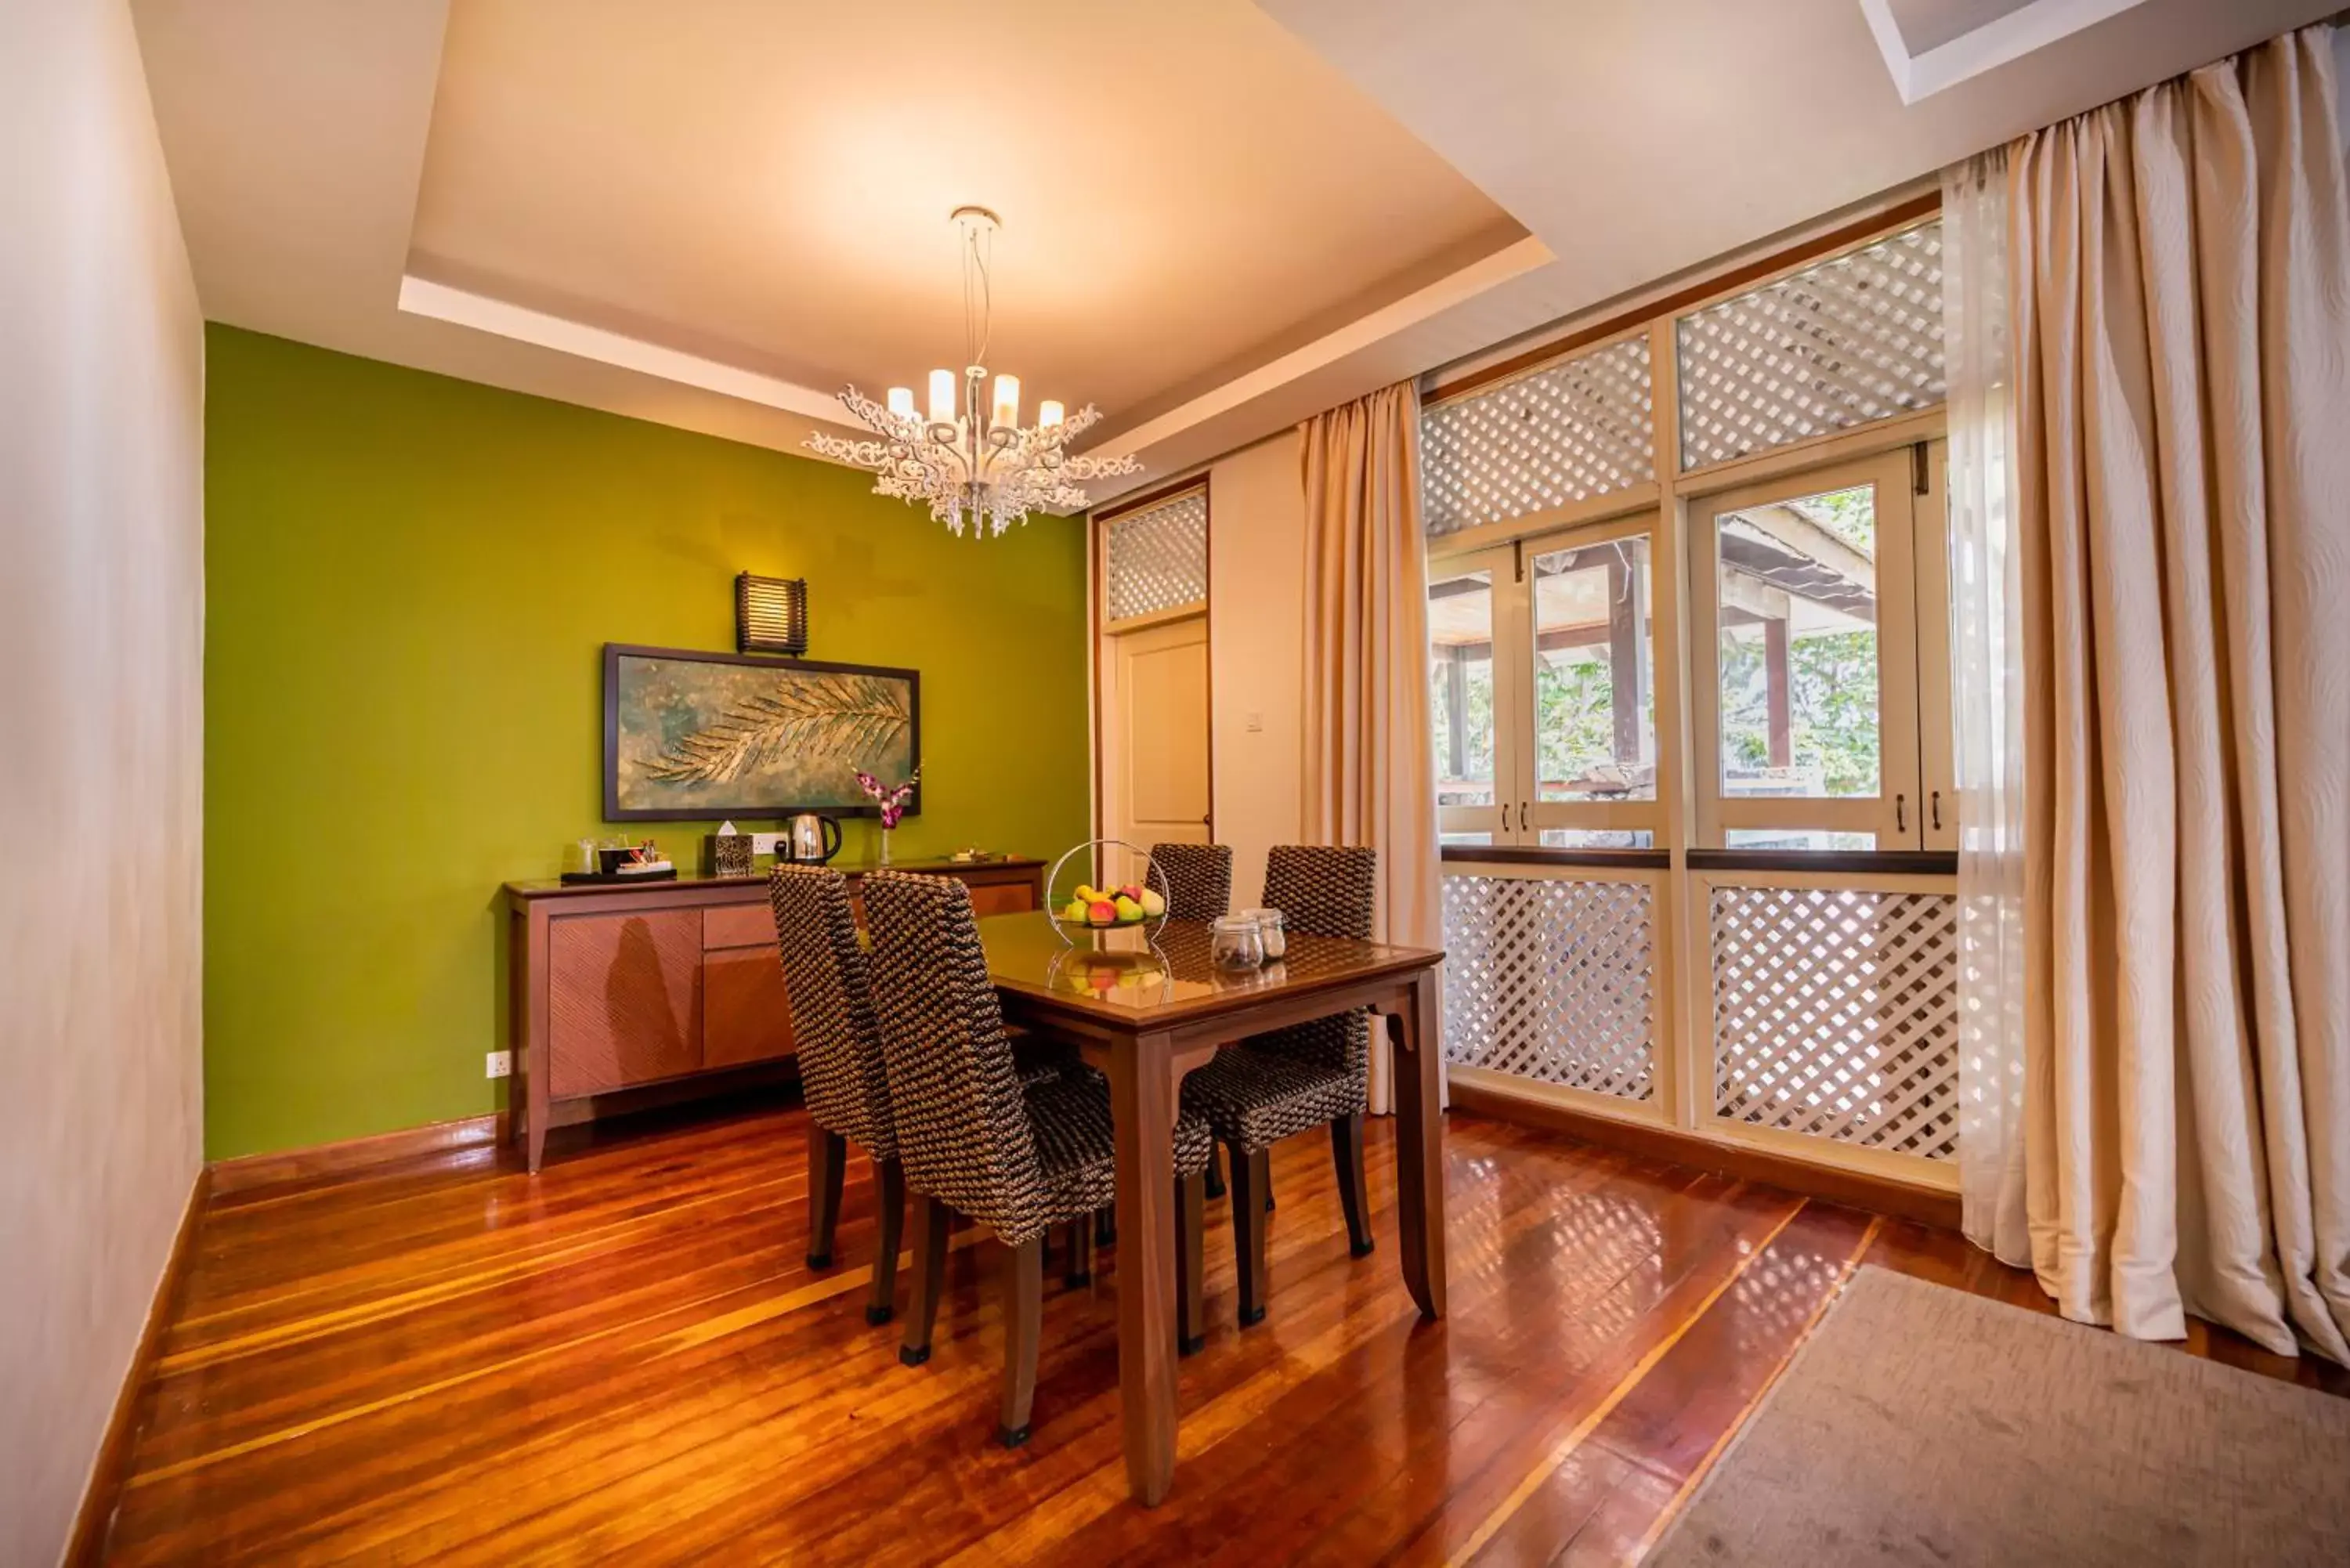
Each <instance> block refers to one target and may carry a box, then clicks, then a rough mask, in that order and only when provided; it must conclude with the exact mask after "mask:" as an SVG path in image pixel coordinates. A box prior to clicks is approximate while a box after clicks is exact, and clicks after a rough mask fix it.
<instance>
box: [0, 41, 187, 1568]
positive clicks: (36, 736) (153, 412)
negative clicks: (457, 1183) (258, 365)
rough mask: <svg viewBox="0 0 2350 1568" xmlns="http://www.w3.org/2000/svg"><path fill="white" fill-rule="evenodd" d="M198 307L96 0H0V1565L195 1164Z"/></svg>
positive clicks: (70, 1446) (122, 48)
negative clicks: (0, 838)
mask: <svg viewBox="0 0 2350 1568" xmlns="http://www.w3.org/2000/svg"><path fill="white" fill-rule="evenodd" d="M202 702H203V319H202V317H201V316H200V314H199V313H198V310H197V306H196V297H195V286H194V283H193V280H192V277H191V275H190V274H189V270H188V260H187V255H186V253H185V251H184V249H183V248H182V244H181V241H180V230H179V224H178V222H177V220H176V218H175V217H174V216H173V213H172V196H171V190H170V186H169V183H168V181H167V179H166V176H165V174H164V171H163V159H162V153H161V148H160V147H159V145H158V143H157V140H156V135H155V125H154V118H153V115H152V114H151V111H150V109H149V107H148V99H147V86H146V80H145V78H144V76H143V75H142V73H141V71H140V60H139V50H138V45H137V42H136V40H135V38H134V37H133V36H132V33H131V26H130V12H129V10H128V8H127V6H126V5H124V4H123V0H6V3H5V4H0V834H5V846H6V847H5V851H0V863H5V867H6V871H5V882H0V1564H6V1565H7V1568H16V1565H17V1564H37V1563H53V1562H55V1561H57V1559H58V1557H59V1556H60V1555H61V1553H62V1551H63V1548H64V1546H65V1543H66V1540H67V1536H68V1532H70V1529H71V1526H72V1522H73V1517H74V1511H75V1509H76V1506H77V1504H78V1502H79V1500H80V1497H81V1493H82V1489H83V1485H84V1482H85V1480H87V1478H88V1474H89V1469H90V1464H91V1461H92V1459H94V1458H95V1457H96V1454H97V1449H98V1445H99V1437H100V1435H101V1433H102V1432H103V1430H104V1428H105V1426H106V1422H107V1418H108V1417H109V1414H110V1412H111V1410H112V1408H113V1405H114V1401H115V1397H116V1394H117V1393H118V1391H119V1390H120V1386H121V1383H122V1377H123V1373H124V1372H125V1370H126V1369H127V1368H128V1366H129V1365H130V1358H131V1355H132V1352H133V1350H134V1349H135V1347H136V1345H137V1343H138V1340H139V1337H140V1330H141V1326H142V1324H144V1322H145V1319H146V1315H147V1311H148V1307H149V1304H150V1303H151V1301H152V1299H153V1295H154V1290H155V1285H156V1283H157V1281H158V1279H159V1278H160V1276H161V1272H162V1268H163V1264H164V1261H165V1259H166V1257H167V1256H168V1254H169V1252H170V1249H171V1244H172V1236H173V1233H174V1232H175V1231H176V1230H177V1228H178V1225H179V1222H180V1217H181V1215H182V1211H183V1210H184V1208H185V1206H186V1203H187V1200H188V1197H189V1193H190V1190H191V1188H192V1184H193V1182H194V1180H195V1178H196V1174H197V1170H198V1168H199V1165H200V1163H201V1159H202V1148H203V1135H202V1116H201V1112H202V1094H203V1062H202V1058H201V1054H200V1038H201V1036H200V1030H201V1023H202V1020H201V1012H200V1004H201V992H200V990H199V985H200V979H201V968H200V953H201V949H200V945H199V944H200V929H201V928H200V923H199V922H200V920H201V918H202V907H201V892H202V884H201V879H200V860H199V854H200V849H201V836H200V834H201V811H202V803H203V794H202V788H203V773H202V769H203V735H202V731H201V724H202V719H203V713H202Z"/></svg>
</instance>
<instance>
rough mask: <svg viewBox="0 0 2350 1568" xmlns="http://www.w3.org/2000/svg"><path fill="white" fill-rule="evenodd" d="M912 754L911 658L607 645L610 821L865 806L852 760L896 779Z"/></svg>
mask: <svg viewBox="0 0 2350 1568" xmlns="http://www.w3.org/2000/svg"><path fill="white" fill-rule="evenodd" d="M921 760H922V677H921V673H920V671H919V670H889V669H884V668H881V667H879V666H877V665H869V664H825V663H820V662H818V661H816V660H815V659H767V658H762V657H760V656H758V655H756V654H743V653H702V652H697V651H695V650H693V649H682V648H638V647H635V646H632V645H630V644H626V643H618V642H608V643H606V644H605V645H604V819H605V820H606V821H607V822H684V821H695V820H700V819H702V818H703V817H722V816H752V817H770V816H786V815H790V814H792V813H793V812H798V811H822V812H829V813H831V814H832V815H836V816H873V815H878V814H879V810H880V808H879V806H877V805H875V804H874V803H873V801H872V800H871V799H870V798H868V796H867V795H866V794H865V792H864V791H863V790H862V789H860V788H858V784H857V770H858V769H859V768H863V769H864V770H865V771H866V772H868V773H869V774H873V775H874V776H875V777H876V778H879V779H881V780H883V781H885V782H888V783H892V784H894V783H896V782H897V781H898V780H899V779H904V778H909V777H911V776H912V774H913V772H914V769H915V768H916V767H917V766H919V765H920V763H921ZM921 809H922V794H921V790H920V786H919V785H918V786H916V788H915V791H914V795H913V798H912V800H911V801H910V802H909V803H908V805H907V810H908V811H909V812H911V813H920V810H921Z"/></svg>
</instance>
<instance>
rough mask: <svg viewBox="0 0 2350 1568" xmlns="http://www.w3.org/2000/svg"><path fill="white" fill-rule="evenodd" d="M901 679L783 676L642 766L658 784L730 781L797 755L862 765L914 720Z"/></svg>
mask: <svg viewBox="0 0 2350 1568" xmlns="http://www.w3.org/2000/svg"><path fill="white" fill-rule="evenodd" d="M906 696H907V692H906V688H905V686H904V685H903V683H901V682H897V681H890V680H881V679H879V678H877V677H875V676H871V675H824V676H818V677H816V678H814V679H811V680H778V681H776V682H775V688H774V690H772V691H764V692H761V693H760V694H759V695H758V696H755V697H753V698H751V699H749V700H748V701H743V702H738V703H736V704H735V705H734V706H733V707H732V708H730V709H728V710H727V711H726V712H725V714H724V715H723V717H721V718H720V719H719V720H718V721H717V722H714V723H712V724H709V725H706V726H704V727H703V728H702V729H699V730H696V731H694V732H692V733H691V734H690V735H687V736H686V737H685V738H684V739H682V740H681V741H679V742H677V744H676V745H675V746H673V747H671V749H670V750H669V751H668V752H666V753H663V754H662V755H661V757H660V759H659V760H658V761H657V762H655V763H653V764H652V765H651V766H650V767H649V768H648V769H647V770H646V776H647V777H649V778H652V779H655V780H657V781H659V782H660V783H662V784H731V783H733V781H734V780H736V779H738V778H740V777H742V776H743V774H744V773H746V772H749V771H753V770H755V769H757V768H759V767H762V766H764V765H765V764H767V763H773V762H778V761H781V760H782V759H783V758H785V756H787V755H792V754H796V755H798V756H800V757H804V758H806V759H809V760H812V761H813V760H837V761H840V762H842V763H848V764H851V765H858V764H862V763H865V762H867V761H868V759H870V758H873V757H875V756H878V755H879V753H881V751H882V749H883V748H884V747H886V746H887V745H888V744H889V742H891V741H893V740H895V739H897V738H898V736H899V735H900V734H902V733H904V732H905V731H906V730H907V729H908V728H909V727H910V726H911V725H912V723H913V722H914V716H913V714H912V712H910V711H909V710H908V707H907V703H906Z"/></svg>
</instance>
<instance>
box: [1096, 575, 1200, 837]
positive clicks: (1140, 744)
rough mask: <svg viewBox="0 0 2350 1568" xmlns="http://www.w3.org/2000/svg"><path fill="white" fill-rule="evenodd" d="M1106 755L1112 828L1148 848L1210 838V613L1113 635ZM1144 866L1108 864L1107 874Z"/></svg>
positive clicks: (1110, 831)
mask: <svg viewBox="0 0 2350 1568" xmlns="http://www.w3.org/2000/svg"><path fill="white" fill-rule="evenodd" d="M1111 645H1112V647H1111V658H1112V660H1113V661H1114V664H1115V667H1116V668H1115V670H1114V674H1113V684H1112V686H1111V688H1110V690H1109V691H1108V692H1107V693H1105V697H1106V700H1107V701H1108V702H1109V703H1110V704H1112V706H1111V709H1110V711H1109V712H1108V713H1107V716H1106V718H1107V728H1108V729H1109V730H1110V731H1111V732H1112V734H1113V736H1114V738H1115V741H1116V744H1115V745H1114V746H1113V747H1112V748H1111V749H1110V755H1109V756H1108V757H1107V758H1106V759H1105V761H1106V763H1107V766H1106V768H1105V778H1104V784H1105V786H1106V789H1105V793H1106V794H1107V795H1108V797H1109V798H1108V800H1107V802H1106V803H1105V804H1106V805H1107V808H1108V809H1107V811H1106V813H1105V816H1106V817H1107V823H1108V836H1110V837H1113V838H1122V839H1125V840H1127V841H1128V842H1129V843H1132V844H1136V845H1139V846H1142V847H1143V848H1144V849H1146V850H1147V849H1148V848H1149V846H1151V845H1152V844H1155V843H1170V844H1205V843H1207V842H1209V839H1210V836H1211V823H1210V821H1209V816H1210V811H1211V801H1210V798H1209V786H1208V622H1207V618H1205V617H1204V616H1193V617H1191V618H1188V619H1184V620H1180V621H1174V622H1170V623H1169V624H1166V625H1163V626H1154V627H1149V628H1145V629H1143V630H1140V631H1132V632H1126V633H1122V634H1121V635H1119V636H1118V637H1115V638H1113V639H1111ZM1139 872H1140V867H1128V866H1124V865H1123V864H1122V863H1121V864H1116V865H1112V866H1110V867H1104V868H1103V870H1102V873H1101V874H1102V875H1103V876H1104V877H1130V876H1135V875H1139Z"/></svg>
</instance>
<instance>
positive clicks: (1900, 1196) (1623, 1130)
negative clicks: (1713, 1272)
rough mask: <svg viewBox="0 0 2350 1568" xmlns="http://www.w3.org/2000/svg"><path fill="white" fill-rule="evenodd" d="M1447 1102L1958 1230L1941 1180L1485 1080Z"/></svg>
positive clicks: (1953, 1201) (1951, 1196) (1457, 1087)
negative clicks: (1829, 1159) (1839, 1163)
mask: <svg viewBox="0 0 2350 1568" xmlns="http://www.w3.org/2000/svg"><path fill="white" fill-rule="evenodd" d="M1452 1108H1453V1109H1454V1110H1456V1111H1465V1112H1468V1113H1470V1114H1471V1115H1473V1116H1490V1117H1492V1119H1493V1120H1495V1121H1497V1122H1512V1123H1514V1124H1516V1125H1517V1126H1519V1127H1538V1128H1540V1129H1542V1130H1543V1131H1544V1132H1555V1133H1559V1134H1562V1135H1564V1136H1565V1137H1571V1138H1574V1139H1575V1140H1576V1141H1578V1142H1581V1143H1592V1144H1597V1145H1599V1146H1600V1147H1604V1148H1616V1149H1622V1150H1624V1151H1625V1152H1626V1153H1627V1154H1637V1155H1641V1156H1644V1157H1646V1158H1651V1159H1666V1160H1670V1161H1672V1162H1673V1163H1674V1164H1675V1165H1686V1166H1690V1167H1691V1168H1695V1169H1698V1170H1709V1171H1712V1172H1713V1173H1714V1174H1716V1175H1718V1176H1728V1177H1732V1178H1735V1179H1738V1180H1740V1181H1755V1182H1761V1183H1762V1184H1763V1185H1764V1186H1766V1187H1783V1188H1785V1189H1787V1190H1788V1191H1790V1192H1800V1193H1802V1194H1803V1195H1804V1197H1806V1198H1817V1199H1824V1200H1825V1201H1827V1202H1830V1203H1842V1204H1846V1205H1849V1206H1850V1207H1852V1208H1855V1209H1866V1210H1872V1211H1874V1212H1876V1213H1878V1214H1887V1215H1890V1216H1892V1217H1893V1218H1894V1219H1897V1220H1916V1221H1917V1222H1918V1223H1919V1224H1921V1225H1931V1226H1934V1227H1935V1228H1937V1229H1938V1230H1943V1231H1956V1230H1957V1229H1958V1228H1959V1195H1958V1194H1957V1193H1955V1192H1946V1191H1944V1190H1943V1189H1940V1188H1939V1187H1926V1186H1921V1185H1920V1184H1918V1183H1917V1182H1911V1181H1901V1180H1898V1179H1895V1178H1893V1177H1889V1176H1876V1175H1872V1174H1870V1173H1868V1172H1866V1171H1857V1170H1846V1169H1844V1168H1839V1167H1835V1166H1825V1165H1814V1164H1813V1163H1812V1162H1811V1161H1809V1160H1806V1159H1797V1158H1794V1156H1792V1155H1783V1154H1773V1153H1772V1152H1771V1151H1770V1150H1768V1149H1758V1148H1747V1147H1734V1146H1731V1145H1729V1144H1724V1143H1720V1142H1717V1141H1716V1140H1714V1139H1712V1138H1709V1137H1699V1136H1698V1135H1697V1134H1695V1133H1691V1132H1684V1131H1682V1130H1680V1129H1679V1128H1678V1127H1657V1126H1654V1125H1652V1124H1643V1123H1639V1122H1627V1121H1619V1120H1618V1119H1617V1118H1616V1117H1614V1116H1596V1115H1594V1114H1592V1113H1590V1112H1588V1111H1578V1110H1575V1108H1573V1107H1572V1106H1560V1105H1554V1104H1552V1103H1550V1102H1548V1101H1545V1100H1529V1099H1521V1098H1519V1097H1518V1096H1514V1095H1506V1094H1500V1093H1496V1092H1495V1091H1494V1090H1492V1089H1489V1088H1486V1087H1484V1086H1483V1085H1473V1084H1463V1083H1460V1082H1458V1081H1456V1082H1455V1083H1454V1084H1453V1085H1452Z"/></svg>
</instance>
